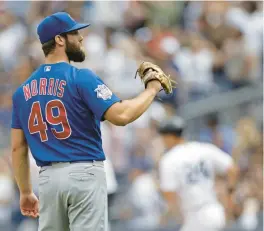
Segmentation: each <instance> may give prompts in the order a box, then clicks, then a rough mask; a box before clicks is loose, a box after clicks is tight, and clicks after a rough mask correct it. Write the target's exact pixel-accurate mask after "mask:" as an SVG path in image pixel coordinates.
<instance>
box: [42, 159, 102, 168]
mask: <svg viewBox="0 0 264 231" xmlns="http://www.w3.org/2000/svg"><path fill="white" fill-rule="evenodd" d="M96 161H103V160H76V161H58V162H57V161H54V162H49V163H48V164H45V165H43V166H41V167H46V166H51V165H52V164H63V163H70V164H74V163H94V162H96Z"/></svg>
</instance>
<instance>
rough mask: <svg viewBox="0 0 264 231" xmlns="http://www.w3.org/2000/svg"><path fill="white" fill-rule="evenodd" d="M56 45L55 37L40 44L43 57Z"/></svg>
mask: <svg viewBox="0 0 264 231" xmlns="http://www.w3.org/2000/svg"><path fill="white" fill-rule="evenodd" d="M55 47H56V42H55V38H53V39H52V40H49V41H48V42H46V43H43V44H42V50H43V52H44V55H45V57H47V56H48V55H49V54H50V53H51V52H52V51H53V50H54V49H55Z"/></svg>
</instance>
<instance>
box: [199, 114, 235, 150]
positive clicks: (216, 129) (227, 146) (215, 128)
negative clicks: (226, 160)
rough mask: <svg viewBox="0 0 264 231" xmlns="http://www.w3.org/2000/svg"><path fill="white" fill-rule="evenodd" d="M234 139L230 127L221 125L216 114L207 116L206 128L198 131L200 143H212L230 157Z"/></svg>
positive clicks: (233, 133)
mask: <svg viewBox="0 0 264 231" xmlns="http://www.w3.org/2000/svg"><path fill="white" fill-rule="evenodd" d="M235 138H236V137H235V132H234V131H233V129H232V127H230V126H227V125H221V124H220V121H219V118H218V115H217V114H211V115H209V116H208V117H207V118H206V127H205V128H202V129H201V131H200V141H203V142H209V143H212V144H214V145H216V146H217V147H219V148H220V149H222V150H223V151H225V152H227V153H229V154H230V155H231V154H232V150H233V145H234V142H235Z"/></svg>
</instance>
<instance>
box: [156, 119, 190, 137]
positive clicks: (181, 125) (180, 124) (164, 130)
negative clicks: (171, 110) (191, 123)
mask: <svg viewBox="0 0 264 231" xmlns="http://www.w3.org/2000/svg"><path fill="white" fill-rule="evenodd" d="M184 129H185V122H184V120H183V118H181V117H179V116H173V117H172V118H170V119H169V120H167V121H164V122H163V123H161V124H160V126H159V133H161V134H173V135H175V136H182V133H183V131H184Z"/></svg>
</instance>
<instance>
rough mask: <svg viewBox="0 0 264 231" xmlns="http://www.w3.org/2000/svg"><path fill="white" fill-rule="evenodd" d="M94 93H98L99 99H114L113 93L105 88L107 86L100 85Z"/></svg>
mask: <svg viewBox="0 0 264 231" xmlns="http://www.w3.org/2000/svg"><path fill="white" fill-rule="evenodd" d="M94 91H95V92H96V93H97V98H101V99H103V100H107V99H111V98H112V94H113V93H112V91H111V90H110V89H109V88H108V87H107V86H105V84H99V85H98V86H97V88H96V89H95V90H94Z"/></svg>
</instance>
